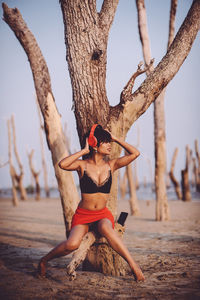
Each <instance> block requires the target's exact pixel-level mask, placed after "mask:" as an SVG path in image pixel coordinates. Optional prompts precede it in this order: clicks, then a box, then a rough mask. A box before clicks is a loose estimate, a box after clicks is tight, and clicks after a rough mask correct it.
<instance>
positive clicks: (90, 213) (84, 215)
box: [71, 207, 114, 228]
mask: <svg viewBox="0 0 200 300" xmlns="http://www.w3.org/2000/svg"><path fill="white" fill-rule="evenodd" d="M104 218H107V219H109V220H110V221H111V223H112V227H113V228H114V218H113V215H112V214H111V212H110V211H109V209H108V208H107V207H104V208H103V209H101V210H89V209H85V208H80V207H78V208H77V210H76V212H75V214H74V215H73V217H72V225H71V228H73V227H74V226H76V225H80V224H89V223H93V222H96V221H99V220H101V219H104Z"/></svg>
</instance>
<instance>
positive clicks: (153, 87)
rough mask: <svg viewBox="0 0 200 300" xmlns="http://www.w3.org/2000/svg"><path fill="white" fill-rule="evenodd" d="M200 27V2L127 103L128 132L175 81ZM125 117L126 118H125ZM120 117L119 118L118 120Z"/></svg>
mask: <svg viewBox="0 0 200 300" xmlns="http://www.w3.org/2000/svg"><path fill="white" fill-rule="evenodd" d="M199 28H200V1H199V0H194V1H193V4H192V6H191V8H190V10H189V12H188V14H187V16H186V18H185V20H184V22H183V24H182V26H181V27H180V29H179V31H178V33H177V35H176V37H175V39H174V40H173V42H172V44H171V46H170V48H169V49H168V52H167V53H166V55H165V56H164V57H163V59H162V60H161V62H160V63H159V64H158V65H157V67H156V68H155V69H154V71H153V72H151V74H150V75H149V76H148V77H147V78H146V79H145V80H144V82H143V83H142V84H141V86H140V87H139V88H138V89H137V90H136V91H135V92H134V93H133V94H132V95H131V96H130V97H129V99H128V101H126V103H125V105H124V107H123V109H122V111H121V112H120V113H121V114H125V118H124V119H125V120H126V124H125V126H124V128H125V129H126V130H128V129H129V128H130V126H131V125H132V124H133V123H134V122H135V121H136V120H137V119H138V118H139V117H140V116H141V115H142V114H143V113H144V112H145V111H146V110H147V109H148V107H149V106H150V104H151V103H152V102H154V101H155V99H156V98H157V97H158V95H159V94H160V93H161V92H162V90H163V89H164V88H165V87H166V86H167V84H168V83H169V82H170V81H171V80H172V79H173V77H174V76H175V75H176V73H177V72H178V70H179V68H180V67H181V65H182V64H183V62H184V60H185V59H186V57H187V56H188V54H189V52H190V49H191V47H192V44H193V42H194V40H195V38H196V35H197V33H198V31H199ZM123 116H124V115H123ZM118 118H119V117H118Z"/></svg>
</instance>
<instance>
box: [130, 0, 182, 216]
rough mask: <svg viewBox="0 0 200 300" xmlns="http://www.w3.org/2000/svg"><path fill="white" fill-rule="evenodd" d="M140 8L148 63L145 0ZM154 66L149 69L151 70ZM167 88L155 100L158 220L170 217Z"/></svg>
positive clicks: (174, 2)
mask: <svg viewBox="0 0 200 300" xmlns="http://www.w3.org/2000/svg"><path fill="white" fill-rule="evenodd" d="M136 5H137V9H138V27H139V33H140V40H141V43H142V49H143V57H144V60H145V63H146V65H148V64H149V62H150V60H151V50H150V41H149V37H148V30H147V20H146V10H145V4H144V0H136ZM176 7H177V0H172V1H171V11H170V22H169V24H170V25H169V36H168V46H167V49H168V48H169V46H170V45H171V43H172V41H173V37H174V22H175V15H176ZM151 71H153V68H151V69H150V70H148V71H147V74H148V72H151ZM164 97H165V89H164V90H163V91H162V93H161V94H160V95H159V96H158V98H157V99H156V101H155V102H154V144H155V192H156V220H157V221H161V220H168V219H169V207H168V201H167V191H166V181H165V176H166V156H167V155H166V140H165V112H164Z"/></svg>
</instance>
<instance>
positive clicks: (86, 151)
mask: <svg viewBox="0 0 200 300" xmlns="http://www.w3.org/2000/svg"><path fill="white" fill-rule="evenodd" d="M83 151H84V155H86V154H88V153H89V152H90V149H89V144H88V138H86V141H85V147H84V149H83Z"/></svg>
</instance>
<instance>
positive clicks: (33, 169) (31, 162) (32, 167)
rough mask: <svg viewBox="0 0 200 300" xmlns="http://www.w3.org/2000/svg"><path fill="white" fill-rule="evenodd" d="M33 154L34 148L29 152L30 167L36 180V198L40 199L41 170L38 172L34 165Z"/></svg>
mask: <svg viewBox="0 0 200 300" xmlns="http://www.w3.org/2000/svg"><path fill="white" fill-rule="evenodd" d="M33 154H34V150H33V149H32V150H31V152H30V153H28V160H29V167H30V170H31V174H32V175H33V178H34V180H35V200H40V183H39V175H40V171H38V172H36V171H35V168H34V166H33Z"/></svg>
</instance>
